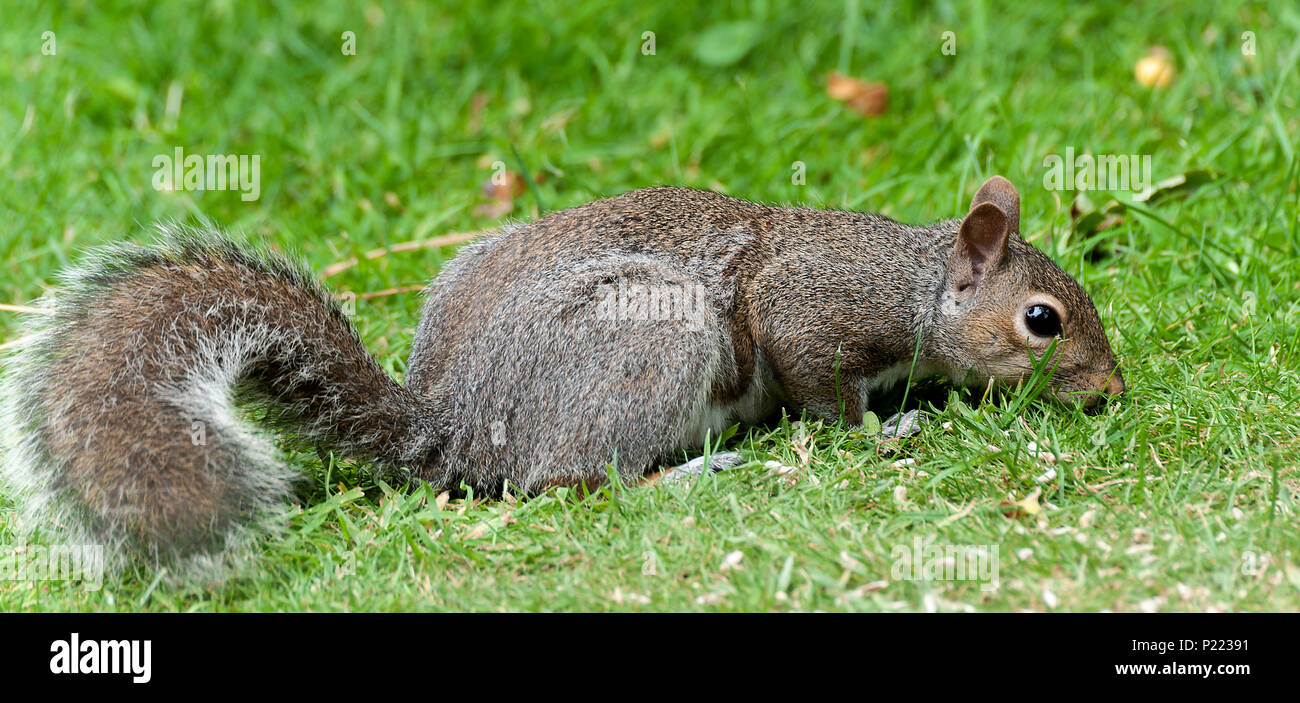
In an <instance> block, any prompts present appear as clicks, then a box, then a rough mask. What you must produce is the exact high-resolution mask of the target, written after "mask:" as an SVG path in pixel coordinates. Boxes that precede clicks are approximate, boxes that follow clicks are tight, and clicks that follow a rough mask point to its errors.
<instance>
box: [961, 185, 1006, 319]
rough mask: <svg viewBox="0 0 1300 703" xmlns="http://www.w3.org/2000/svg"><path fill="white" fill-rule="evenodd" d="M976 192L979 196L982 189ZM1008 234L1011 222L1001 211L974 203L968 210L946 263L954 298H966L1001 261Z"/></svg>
mask: <svg viewBox="0 0 1300 703" xmlns="http://www.w3.org/2000/svg"><path fill="white" fill-rule="evenodd" d="M980 190H981V192H983V189H982V188H981V189H980ZM1012 192H1013V193H1014V192H1015V190H1014V189H1012ZM1010 234H1011V218H1010V217H1008V216H1007V213H1005V212H1003V211H1002V208H1000V207H998V206H997V205H995V204H993V203H991V202H983V203H978V204H976V205H975V207H973V208H971V211H970V213H969V214H968V215H966V219H964V220H962V221H961V229H960V230H958V232H957V242H956V245H955V246H954V247H953V251H952V260H951V261H950V262H949V273H950V280H951V281H952V286H953V292H955V293H956V294H957V297H958V298H968V297H970V295H972V294H973V293H974V292H975V288H976V287H978V286H979V284H980V281H981V280H983V278H984V274H985V272H987V271H990V270H992V269H993V268H994V267H996V266H997V265H998V263H999V262H1001V261H1002V256H1003V255H1004V254H1006V251H1007V237H1008V236H1009V235H1010Z"/></svg>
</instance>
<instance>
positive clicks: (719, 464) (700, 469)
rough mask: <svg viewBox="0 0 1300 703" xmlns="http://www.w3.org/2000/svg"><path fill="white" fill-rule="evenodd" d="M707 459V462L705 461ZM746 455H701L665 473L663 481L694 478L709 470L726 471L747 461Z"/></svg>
mask: <svg viewBox="0 0 1300 703" xmlns="http://www.w3.org/2000/svg"><path fill="white" fill-rule="evenodd" d="M706 460H707V464H706V463H705V461H706ZM745 461H746V460H745V457H743V456H741V455H740V454H737V453H736V452H718V453H717V454H713V455H711V456H701V457H696V458H694V459H691V460H690V461H688V462H686V463H685V464H682V465H681V466H676V467H674V468H672V469H670V470H668V471H665V472H664V473H663V477H662V478H661V479H660V480H661V481H667V482H676V481H686V480H689V479H693V478H695V477H696V476H700V475H702V474H703V473H704V472H705V471H706V470H708V471H726V470H728V469H734V468H736V467H737V466H740V465H741V464H743V463H745Z"/></svg>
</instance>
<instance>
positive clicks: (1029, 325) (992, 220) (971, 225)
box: [935, 176, 1124, 407]
mask: <svg viewBox="0 0 1300 703" xmlns="http://www.w3.org/2000/svg"><path fill="white" fill-rule="evenodd" d="M935 323H936V326H938V327H939V328H941V329H942V330H943V332H942V334H941V335H940V336H941V339H939V340H937V341H938V342H939V346H940V347H941V349H940V350H938V351H940V355H941V356H942V357H943V358H944V360H945V362H946V364H947V365H949V366H950V367H951V371H952V372H953V375H954V376H957V377H961V376H962V375H963V374H965V375H966V378H965V380H966V382H967V383H972V384H980V385H983V384H985V383H987V382H988V380H989V379H990V378H992V379H995V380H996V381H1001V382H1004V383H1015V382H1017V381H1019V380H1021V379H1027V378H1028V377H1029V376H1030V374H1032V373H1033V362H1032V360H1031V358H1030V355H1029V354H1028V351H1030V350H1032V351H1033V352H1034V356H1035V357H1042V356H1043V354H1044V353H1045V352H1046V351H1047V349H1048V347H1049V345H1050V344H1051V343H1052V341H1053V340H1056V352H1055V357H1054V358H1051V359H1049V360H1048V363H1049V368H1051V366H1053V365H1054V366H1056V373H1055V375H1054V376H1053V378H1052V390H1053V392H1054V393H1055V394H1056V396H1057V397H1058V398H1061V399H1062V400H1067V401H1076V402H1081V403H1083V404H1084V405H1085V406H1088V407H1091V406H1094V405H1096V404H1097V403H1098V402H1099V401H1100V400H1101V399H1102V398H1103V397H1105V396H1108V395H1118V394H1119V393H1123V392H1124V378H1123V376H1122V375H1120V372H1119V369H1118V368H1117V367H1116V365H1115V356H1114V354H1113V353H1112V352H1111V349H1110V343H1109V342H1107V341H1106V332H1105V330H1103V329H1102V326H1101V320H1100V319H1099V318H1098V317H1097V309H1096V308H1095V307H1094V306H1093V304H1092V300H1091V299H1090V298H1089V297H1088V294H1087V293H1085V292H1084V291H1083V288H1081V287H1080V286H1079V284H1078V283H1077V282H1076V281H1075V280H1074V279H1073V278H1071V277H1070V275H1069V274H1067V273H1066V272H1065V271H1063V270H1061V267H1059V266H1057V265H1056V263H1055V262H1053V261H1052V260H1051V259H1049V258H1048V257H1047V256H1046V255H1044V254H1043V253H1042V252H1040V251H1038V250H1037V249H1035V248H1034V247H1033V245H1031V244H1029V243H1028V242H1026V241H1025V240H1024V239H1022V238H1021V237H1020V194H1019V193H1017V192H1016V189H1015V186H1013V185H1011V183H1010V182H1009V181H1007V179H1005V178H1002V177H1001V176H994V177H992V178H990V179H988V180H987V181H985V182H984V185H983V186H981V187H980V189H979V192H977V193H976V194H975V198H974V200H973V201H972V202H971V209H970V212H969V213H968V214H967V215H966V217H965V219H963V220H962V221H961V225H960V227H959V229H958V231H957V234H956V239H955V242H954V245H953V249H952V252H951V254H950V255H949V257H948V262H947V267H946V280H945V281H944V284H943V288H942V289H941V291H940V301H939V309H938V310H937V311H936V319H935Z"/></svg>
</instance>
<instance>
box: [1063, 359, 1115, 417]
mask: <svg viewBox="0 0 1300 703" xmlns="http://www.w3.org/2000/svg"><path fill="white" fill-rule="evenodd" d="M1085 383H1086V384H1096V385H1091V389H1090V390H1073V391H1065V392H1064V394H1063V395H1062V397H1065V398H1069V399H1072V400H1076V401H1081V402H1082V403H1083V407H1085V408H1087V409H1089V410H1098V409H1100V407H1101V403H1102V401H1104V400H1107V399H1108V398H1112V397H1114V396H1117V395H1120V394H1122V393H1123V392H1124V390H1125V389H1126V388H1127V386H1125V385H1124V374H1122V373H1120V370H1119V369H1118V368H1117V369H1115V370H1113V371H1111V372H1110V373H1109V374H1106V375H1105V376H1101V377H1098V378H1096V379H1095V380H1090V381H1087V382H1085ZM1084 387H1085V388H1088V387H1089V386H1088V385H1085V386H1084Z"/></svg>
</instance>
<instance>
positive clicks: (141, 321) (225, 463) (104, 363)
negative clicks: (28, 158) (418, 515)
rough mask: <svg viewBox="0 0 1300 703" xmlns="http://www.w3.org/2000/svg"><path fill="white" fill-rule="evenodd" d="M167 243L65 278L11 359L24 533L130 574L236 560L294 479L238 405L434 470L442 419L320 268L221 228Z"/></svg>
mask: <svg viewBox="0 0 1300 703" xmlns="http://www.w3.org/2000/svg"><path fill="white" fill-rule="evenodd" d="M159 231H160V234H161V236H160V238H159V241H158V242H157V243H155V244H153V245H150V246H146V247H140V246H134V245H126V244H122V245H115V246H108V247H104V248H100V249H97V250H95V251H93V252H92V253H91V254H90V256H89V263H88V264H86V265H84V266H83V267H82V268H80V269H78V270H75V271H71V272H69V273H65V274H64V275H63V280H62V286H61V287H60V290H59V291H58V292H57V293H55V294H53V295H51V296H47V297H46V298H44V299H42V301H41V303H40V305H41V308H42V310H43V312H44V313H45V314H43V315H35V314H34V315H32V316H31V317H32V318H33V319H32V320H31V322H32V324H31V325H29V326H28V328H27V329H26V330H24V331H23V334H24V335H25V336H24V337H23V339H22V341H20V342H19V343H18V344H17V345H15V351H14V352H13V353H12V354H11V355H10V358H9V359H8V360H7V362H6V364H5V367H6V368H5V375H4V378H3V382H2V386H0V393H2V395H3V398H2V400H0V423H2V424H3V432H4V441H3V456H2V457H0V461H2V462H3V463H2V464H0V472H2V474H3V476H4V478H5V479H7V481H6V483H7V484H8V487H7V488H6V492H7V493H9V494H11V497H14V498H15V500H17V501H18V503H19V505H20V507H21V508H22V512H23V513H24V518H23V524H24V525H25V526H26V527H29V528H37V529H38V530H44V529H47V528H54V529H55V530H56V531H57V532H56V534H57V535H59V536H60V537H61V538H62V539H65V540H66V539H72V540H78V542H77V543H82V544H85V543H89V544H100V545H103V546H105V547H106V548H107V553H108V555H109V556H110V559H112V558H113V557H118V559H117V560H116V561H117V562H118V563H119V564H121V563H122V562H124V561H133V560H138V559H145V560H148V561H150V562H156V563H159V564H164V565H166V564H170V563H172V562H176V561H181V562H185V564H183V565H178V566H183V567H186V568H183V569H181V570H183V571H185V570H188V569H189V567H200V568H202V567H207V566H216V567H220V566H222V565H223V564H224V563H225V562H226V561H227V559H226V557H228V556H229V555H230V554H231V553H232V548H233V547H236V546H237V545H239V544H241V543H242V542H244V541H245V539H244V538H246V537H247V536H250V535H252V536H255V535H256V534H259V533H260V532H261V530H262V529H263V528H264V527H265V524H266V523H267V522H268V520H267V518H269V517H271V516H273V515H275V514H276V513H277V511H278V509H279V508H280V507H281V506H282V505H283V500H282V499H283V498H284V496H285V494H286V493H287V492H288V491H289V490H290V485H291V482H292V481H293V480H294V479H295V477H296V474H295V472H294V471H293V470H292V469H291V468H290V467H289V466H288V465H287V464H286V463H285V462H284V461H283V459H282V457H281V456H280V454H279V452H278V451H277V450H276V448H275V446H274V445H273V444H272V443H271V441H270V439H269V437H268V436H267V435H265V434H263V433H262V432H259V431H258V429H257V428H256V427H254V426H252V425H251V424H249V423H248V422H247V421H246V420H245V413H241V411H240V410H239V409H238V408H237V406H236V402H235V399H236V397H238V398H239V399H240V400H241V405H242V401H243V400H245V399H251V400H254V401H256V402H255V406H256V407H258V408H260V409H263V410H265V411H266V412H265V413H263V415H264V416H265V419H267V420H269V421H270V422H271V423H272V424H273V425H275V426H277V427H279V428H281V429H286V430H288V431H291V432H292V433H293V434H294V435H296V436H297V437H299V438H301V439H303V440H306V441H307V442H310V443H313V444H315V445H317V446H322V447H326V448H330V449H335V450H338V451H340V452H342V453H344V454H347V455H350V456H355V457H358V458H365V459H370V460H374V461H376V462H377V463H379V464H381V465H385V466H392V467H396V466H408V467H414V466H416V465H417V464H419V463H420V462H421V461H422V458H423V457H424V456H425V455H426V454H427V453H428V451H429V446H430V445H431V442H432V428H431V427H430V426H429V424H428V423H429V420H430V417H431V413H429V412H428V411H427V410H426V409H425V408H423V407H422V401H421V399H419V398H417V397H414V396H413V395H412V394H411V393H410V392H409V391H408V390H407V389H405V388H404V387H402V386H400V385H398V384H397V383H395V382H394V381H393V380H392V379H390V378H389V377H388V375H387V374H385V373H384V372H383V370H382V369H380V368H379V366H378V365H377V364H376V363H375V361H374V360H373V359H372V358H371V356H370V355H369V353H368V352H367V351H366V349H365V347H364V346H363V345H362V343H361V340H360V338H359V337H358V335H357V333H356V331H355V329H354V328H353V326H352V325H351V323H350V322H349V321H348V319H347V318H346V316H345V315H344V313H343V312H342V311H341V310H340V309H339V307H338V305H336V304H335V303H334V302H333V300H331V298H330V297H329V295H328V294H327V293H326V292H325V291H324V289H322V287H321V286H320V285H318V284H317V283H316V282H315V280H314V279H313V277H312V276H311V274H310V273H308V272H307V271H306V270H305V269H303V268H300V267H298V266H296V265H294V264H291V263H290V262H288V261H286V260H285V259H284V258H282V257H280V256H278V255H274V254H272V253H269V252H264V251H260V250H257V249H254V248H251V247H249V246H248V245H244V244H240V243H237V242H236V241H234V240H232V239H230V238H228V237H227V236H226V235H224V234H222V233H220V232H217V231H214V230H211V229H209V228H204V229H191V228H185V227H180V226H174V225H164V226H161V227H159ZM250 528H253V529H250Z"/></svg>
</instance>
